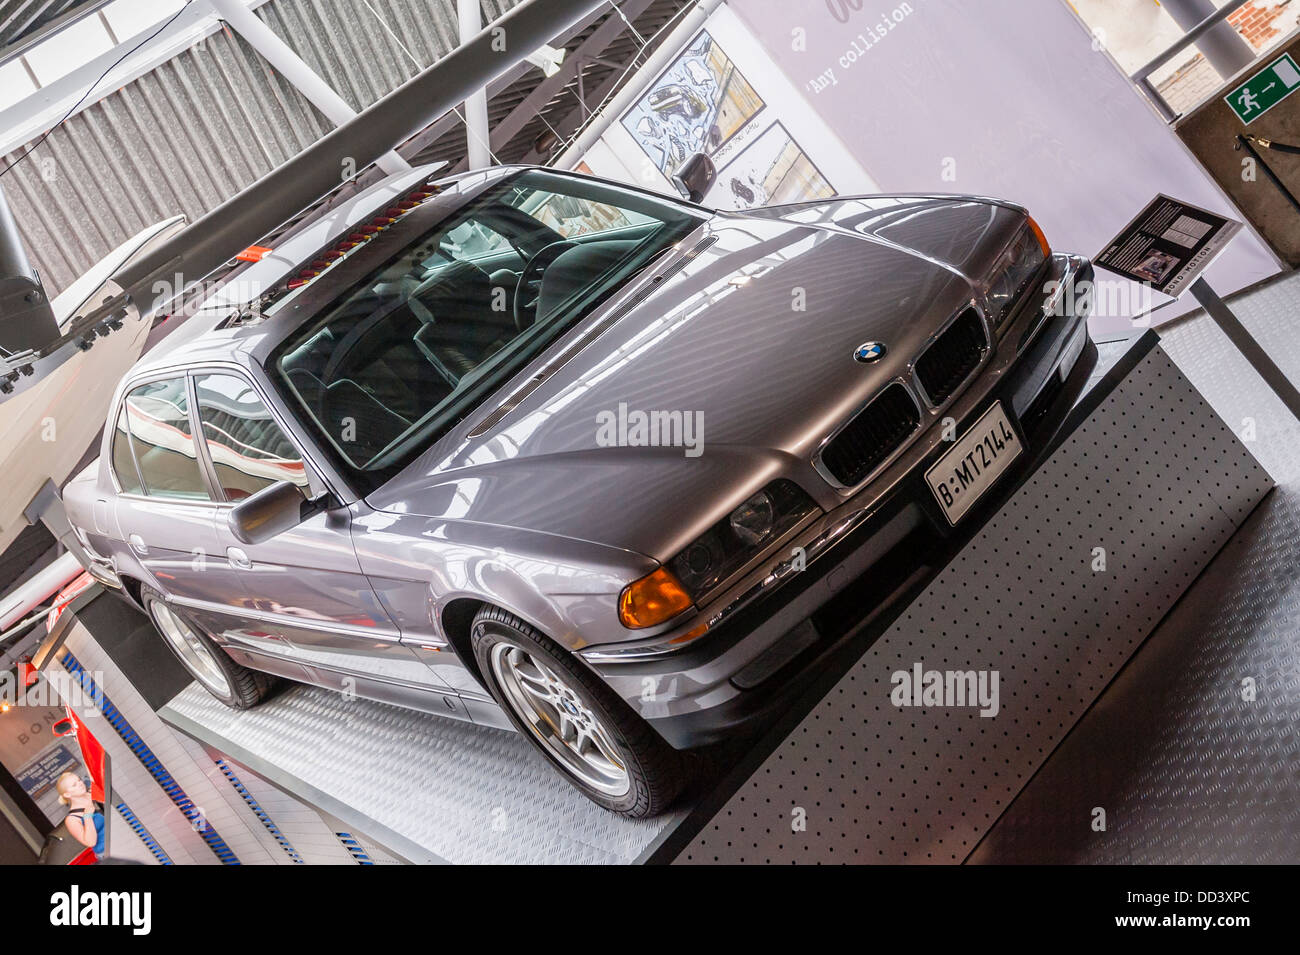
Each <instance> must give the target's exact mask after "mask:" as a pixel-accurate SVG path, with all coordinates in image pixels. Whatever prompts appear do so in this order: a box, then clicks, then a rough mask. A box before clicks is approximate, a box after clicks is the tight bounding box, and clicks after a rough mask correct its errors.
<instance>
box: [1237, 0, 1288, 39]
mask: <svg viewBox="0 0 1300 955" xmlns="http://www.w3.org/2000/svg"><path fill="white" fill-rule="evenodd" d="M1288 4H1289V0H1283V2H1282V3H1247V4H1245V5H1244V6H1242V7H1241V8H1239V9H1238V10H1235V11H1234V12H1232V13H1230V14H1229V15H1228V22H1229V23H1231V24H1232V25H1233V26H1234V27H1236V28H1237V32H1238V33H1240V34H1241V35H1242V36H1244V37H1245V38H1246V40H1247V42H1249V43H1250V45H1251V46H1253V47H1254V48H1255V49H1256V50H1260V49H1263V48H1264V47H1266V46H1268V44H1269V43H1270V42H1272V41H1273V40H1274V39H1276V38H1277V37H1278V36H1279V35H1280V34H1281V33H1282V30H1281V28H1280V27H1279V26H1278V25H1277V20H1278V18H1279V17H1281V16H1282V15H1283V14H1284V13H1287V12H1288V11H1287V6H1288Z"/></svg>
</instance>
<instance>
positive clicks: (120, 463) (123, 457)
mask: <svg viewBox="0 0 1300 955" xmlns="http://www.w3.org/2000/svg"><path fill="white" fill-rule="evenodd" d="M113 473H114V474H116V475H117V483H118V486H120V487H121V488H122V493H124V494H143V493H144V488H142V487H140V474H139V472H138V471H136V469H135V456H134V455H133V454H132V453H131V432H130V431H128V430H127V424H126V405H123V406H122V410H121V411H120V412H118V415H117V426H116V428H115V429H114V431H113Z"/></svg>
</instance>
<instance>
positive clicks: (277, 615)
mask: <svg viewBox="0 0 1300 955" xmlns="http://www.w3.org/2000/svg"><path fill="white" fill-rule="evenodd" d="M193 393H194V404H195V417H196V423H197V427H198V428H199V431H200V433H201V434H202V436H203V442H202V444H201V446H200V451H201V457H202V463H203V465H204V467H205V468H206V469H207V470H208V473H209V476H210V480H211V483H212V485H213V487H214V491H215V496H216V497H217V499H218V501H217V520H216V522H215V525H216V526H215V528H214V533H215V535H216V538H217V542H218V546H219V547H220V553H221V557H222V558H224V559H225V560H226V561H227V562H228V564H229V566H231V567H233V568H235V569H236V571H237V572H238V574H239V577H240V579H241V581H242V599H241V601H240V606H241V610H242V613H243V614H244V615H245V617H247V618H248V619H250V620H251V621H253V622H254V623H255V629H257V630H258V631H269V632H271V633H273V634H275V635H276V636H278V637H279V638H281V639H283V640H284V641H286V642H287V643H288V644H289V646H291V647H292V648H293V655H294V657H295V658H296V659H297V660H298V661H299V662H301V663H302V664H304V665H306V666H307V667H309V668H311V669H312V670H313V671H315V673H316V675H317V676H318V677H319V679H318V680H317V681H316V682H322V683H325V684H327V685H335V686H340V687H341V688H347V687H348V686H350V684H349V683H347V682H345V681H346V680H347V679H348V678H357V679H359V680H362V681H366V683H368V684H370V685H369V686H366V685H358V686H355V689H356V690H357V692H358V693H360V694H362V695H379V696H380V697H381V698H385V699H392V700H393V701H394V702H411V700H410V699H408V696H407V694H405V693H403V692H402V691H403V689H406V690H410V691H413V692H414V693H416V694H417V695H418V694H419V693H425V694H427V693H428V691H430V690H435V691H437V690H444V689H446V684H444V683H443V682H442V681H441V680H439V679H438V678H437V677H436V676H435V675H434V673H433V671H432V670H430V669H429V667H427V666H426V665H425V664H424V663H422V662H421V661H420V660H419V659H418V658H417V657H416V656H415V654H414V653H413V652H412V651H411V649H410V648H409V647H406V646H404V645H403V644H402V643H401V639H400V633H399V631H398V629H397V627H396V626H395V625H394V623H393V621H392V620H391V618H390V617H389V616H388V614H387V613H386V612H385V611H384V608H383V606H382V604H381V603H380V602H379V599H378V597H377V596H376V595H375V592H374V590H373V588H372V587H371V586H370V582H369V579H368V578H367V577H366V576H365V574H364V573H362V571H361V567H360V565H359V564H358V562H357V556H356V552H355V550H354V548H353V546H352V539H351V534H350V531H349V525H350V520H351V519H350V515H349V512H348V509H347V508H346V507H343V506H339V507H336V508H332V509H328V510H324V511H320V512H318V513H316V514H315V515H314V516H312V517H310V518H309V519H307V520H306V521H304V522H303V523H301V524H299V525H298V526H296V527H294V528H291V529H290V530H287V531H284V532H282V533H280V534H278V535H276V536H275V537H272V538H270V539H269V540H266V541H263V542H261V543H257V544H245V543H242V542H241V541H239V540H238V539H237V538H236V537H235V536H234V534H233V533H232V532H231V531H230V528H229V526H228V524H227V521H226V518H227V516H228V515H229V511H230V509H231V508H233V507H234V506H235V505H236V504H238V503H239V501H241V500H243V499H245V498H247V497H248V496H250V495H252V494H255V493H256V492H257V491H260V490H261V489H262V488H265V487H269V486H270V485H271V484H273V483H275V482H276V481H289V482H291V483H293V484H296V485H297V486H298V487H300V488H302V489H303V491H304V493H305V494H307V495H309V496H313V497H314V496H316V493H317V492H320V493H325V488H324V485H323V484H321V483H320V480H319V478H315V477H313V476H312V474H311V473H310V472H309V470H308V467H307V465H306V463H305V461H304V458H303V455H302V453H301V452H300V451H299V450H298V448H297V447H296V446H295V445H294V444H293V442H292V441H291V440H290V439H289V438H288V437H287V435H286V432H285V430H284V429H282V428H281V427H280V425H279V423H278V422H277V421H276V419H275V417H274V416H273V415H272V413H271V412H270V411H269V410H268V406H267V403H266V402H265V401H264V400H263V397H262V395H261V394H260V393H259V392H258V390H257V389H256V388H255V387H254V386H253V384H252V383H251V381H250V380H249V379H248V378H247V377H245V376H244V375H243V374H242V373H241V372H236V371H234V370H216V369H214V370H195V371H194V372H193ZM376 684H378V685H380V686H376ZM382 685H387V686H391V687H393V688H394V689H393V691H392V692H390V693H386V692H384V691H383V686H382ZM441 705H442V704H439V706H441Z"/></svg>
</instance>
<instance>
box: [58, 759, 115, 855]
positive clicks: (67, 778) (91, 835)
mask: <svg viewBox="0 0 1300 955" xmlns="http://www.w3.org/2000/svg"><path fill="white" fill-rule="evenodd" d="M54 788H55V789H56V790H57V791H58V793H59V802H61V803H63V805H65V806H67V807H68V816H67V818H66V819H64V820H63V824H64V826H66V827H67V830H68V832H70V833H72V838H74V839H76V840H77V841H78V842H80V843H81V844H82V845H83V846H87V847H88V848H91V849H94V850H95V859H96V860H99V859H102V858H103V857H104V812H103V810H102V809H101V808H100V807H99V806H98V805H97V804H96V803H95V800H94V799H92V798H91V796H90V791H89V790H87V789H86V784H85V783H84V782H82V780H81V777H80V776H78V775H77V774H76V773H64V774H63V775H62V776H60V777H59V779H58V782H56V783H55V784H54Z"/></svg>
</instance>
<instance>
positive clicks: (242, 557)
mask: <svg viewBox="0 0 1300 955" xmlns="http://www.w3.org/2000/svg"><path fill="white" fill-rule="evenodd" d="M226 560H228V561H230V566H231V567H238V568H239V569H240V570H252V568H253V562H252V561H251V560H250V559H249V557H248V555H247V554H246V553H244V552H243V551H242V550H240V549H239V548H238V547H227V548H226Z"/></svg>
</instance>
